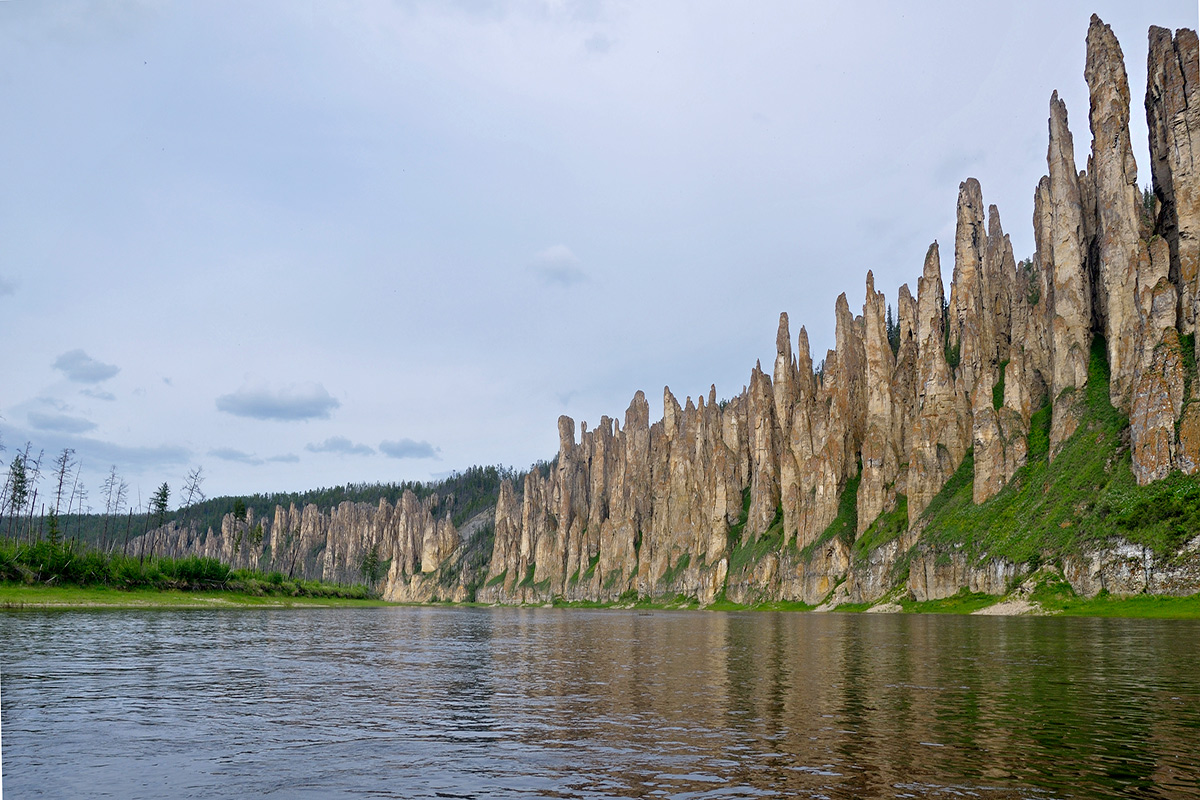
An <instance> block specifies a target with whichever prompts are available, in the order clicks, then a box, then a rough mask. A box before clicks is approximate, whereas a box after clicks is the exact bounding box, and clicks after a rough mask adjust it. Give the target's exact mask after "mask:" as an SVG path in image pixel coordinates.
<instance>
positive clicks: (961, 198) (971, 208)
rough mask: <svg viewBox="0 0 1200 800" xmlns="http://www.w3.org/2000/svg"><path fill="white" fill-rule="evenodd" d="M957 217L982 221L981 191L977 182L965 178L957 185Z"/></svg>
mask: <svg viewBox="0 0 1200 800" xmlns="http://www.w3.org/2000/svg"><path fill="white" fill-rule="evenodd" d="M958 216H959V219H962V218H963V217H964V216H966V217H968V218H971V219H983V189H982V188H981V187H980V186H979V181H977V180H976V179H974V178H967V179H966V180H965V181H963V182H962V183H960V184H959V185H958Z"/></svg>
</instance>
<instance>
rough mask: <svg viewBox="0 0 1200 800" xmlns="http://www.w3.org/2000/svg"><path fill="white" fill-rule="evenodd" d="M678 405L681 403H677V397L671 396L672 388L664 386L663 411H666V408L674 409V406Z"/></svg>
mask: <svg viewBox="0 0 1200 800" xmlns="http://www.w3.org/2000/svg"><path fill="white" fill-rule="evenodd" d="M678 405H679V401H677V400H676V399H675V395H673V394H671V387H670V386H664V387H663V409H666V408H668V407H672V406H678Z"/></svg>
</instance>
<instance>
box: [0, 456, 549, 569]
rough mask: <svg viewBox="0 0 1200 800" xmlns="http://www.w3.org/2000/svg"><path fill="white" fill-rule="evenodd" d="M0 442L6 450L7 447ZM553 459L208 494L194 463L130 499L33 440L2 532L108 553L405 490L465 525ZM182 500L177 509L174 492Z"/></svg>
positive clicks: (0, 499) (112, 476) (113, 482)
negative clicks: (171, 525) (507, 484)
mask: <svg viewBox="0 0 1200 800" xmlns="http://www.w3.org/2000/svg"><path fill="white" fill-rule="evenodd" d="M3 450H4V447H3V444H2V443H0V451H3ZM556 461H557V456H556V457H555V460H554V461H539V462H537V463H535V464H533V465H532V466H531V467H530V468H529V469H528V470H520V471H518V470H516V469H514V468H513V467H506V466H503V465H500V464H497V465H489V466H471V467H468V468H467V469H465V470H462V471H461V472H460V471H455V472H453V473H451V474H450V475H449V476H448V477H446V478H444V479H442V480H438V481H401V482H398V483H348V484H343V485H339V486H331V487H321V488H318V489H310V490H308V491H303V492H270V493H258V494H249V495H233V496H223V497H214V498H209V497H207V496H206V495H205V493H204V490H203V484H204V481H205V475H204V468H203V467H202V466H197V467H194V468H192V469H191V470H190V471H189V472H188V474H187V478H186V479H185V480H184V482H183V483H182V484H181V485H179V486H177V487H176V491H175V492H174V493H173V492H172V489H171V487H170V486H169V485H168V484H167V483H166V482H165V481H164V482H163V483H162V484H160V485H159V486H158V488H157V489H155V491H154V492H153V494H152V495H151V497H150V498H148V499H145V500H143V499H142V498H140V497H138V498H136V505H135V498H133V497H131V490H130V487H129V483H128V482H127V481H126V480H124V478H122V476H121V475H120V473H119V471H118V469H117V466H116V465H112V466H111V467H110V468H109V470H108V473H107V474H106V476H105V479H104V481H103V482H102V483H101V484H100V485H99V486H98V487H94V488H93V489H92V490H91V491H89V489H88V487H87V486H85V485H84V483H83V482H82V480H81V478H80V475H81V472H82V465H81V464H80V462H79V460H78V459H77V458H76V456H75V451H74V450H72V449H70V448H67V449H64V450H63V451H62V452H60V453H59V454H58V455H57V456H55V457H54V458H53V459H50V460H47V458H46V454H45V452H44V451H37V450H34V447H33V444H32V443H30V442H26V444H25V445H24V447H23V448H21V449H20V450H19V451H17V452H16V454H15V455H14V456H13V458H12V460H11V462H10V463H9V467H8V472H7V474H6V475H5V480H4V484H3V487H0V537H3V538H7V539H11V540H13V541H16V542H24V543H26V544H32V543H34V542H38V541H41V540H43V539H44V540H48V541H50V542H59V541H74V542H79V543H84V544H87V545H90V546H91V547H93V548H95V549H97V550H100V551H103V552H105V553H117V552H120V553H123V554H125V555H141V554H140V553H130V552H129V548H130V544H129V543H130V542H131V541H133V540H136V539H137V537H139V536H141V535H143V534H145V533H146V532H148V531H151V530H154V529H156V528H159V527H161V526H162V525H164V524H165V523H168V522H172V521H173V522H175V523H177V524H179V525H195V527H196V528H197V529H198V530H200V531H207V530H209V529H212V530H220V527H221V521H222V519H223V518H224V517H225V515H226V514H235V515H238V516H240V517H242V518H244V517H245V514H246V509H254V512H255V513H256V514H257V515H259V516H262V515H264V514H272V513H273V512H274V509H275V506H277V505H278V506H283V507H285V508H286V507H288V506H289V505H292V504H295V505H296V507H297V508H303V507H304V506H305V505H309V504H312V505H315V506H317V507H318V508H321V509H323V510H327V509H329V508H332V507H336V506H338V505H340V504H341V503H344V502H352V503H370V504H372V505H376V504H378V503H379V501H380V500H383V499H386V500H387V501H388V502H389V503H392V504H393V505H394V504H396V503H397V502H399V500H400V498H401V497H402V496H403V494H404V493H405V492H406V491H411V492H412V493H413V494H415V495H416V496H417V498H418V499H420V500H425V499H426V498H428V497H430V496H431V495H437V497H438V503H437V506H436V507H435V513H436V514H438V515H439V516H440V515H441V514H445V513H449V514H450V517H451V520H452V521H453V522H454V524H455V525H456V526H458V527H461V526H462V525H463V524H464V523H465V522H466V521H467V520H469V519H470V518H471V517H473V516H475V515H476V514H478V513H479V512H481V511H483V510H485V509H487V508H489V507H491V506H494V505H495V503H496V500H497V498H498V497H499V494H500V484H501V482H503V481H504V480H511V481H512V482H513V486H514V488H515V489H516V490H517V492H518V494H519V493H521V491H522V489H523V486H524V481H525V476H526V475H527V474H528V473H529V472H532V471H536V472H538V473H540V474H541V475H543V476H546V475H548V474H549V473H550V471H551V470H552V469H553V468H554V466H555V462H556ZM173 495H174V497H176V498H177V499H178V503H177V507H176V508H175V509H174V510H171V509H170V505H171V498H172V496H173Z"/></svg>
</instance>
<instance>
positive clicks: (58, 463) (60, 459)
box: [54, 447, 75, 514]
mask: <svg viewBox="0 0 1200 800" xmlns="http://www.w3.org/2000/svg"><path fill="white" fill-rule="evenodd" d="M74 469H75V451H74V450H73V449H72V448H70V447H64V448H63V449H62V452H61V453H59V454H58V455H57V456H55V458H54V487H55V488H54V513H55V514H58V512H59V511H61V510H62V501H63V491H64V490H65V489H66V488H67V479H68V476H70V474H71V472H72V471H73V470H74ZM68 501H69V498H68Z"/></svg>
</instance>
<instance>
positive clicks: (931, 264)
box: [921, 239, 942, 281]
mask: <svg viewBox="0 0 1200 800" xmlns="http://www.w3.org/2000/svg"><path fill="white" fill-rule="evenodd" d="M921 277H923V278H925V279H927V280H928V279H931V278H937V279H938V280H939V281H940V280H941V279H942V259H941V256H939V255H938V243H937V240H936V239H934V241H933V244H931V245H929V249H928V250H926V251H925V269H924V271H923V273H922V275H921Z"/></svg>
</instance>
